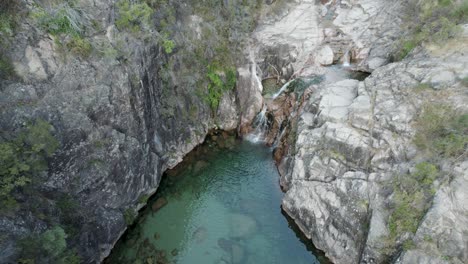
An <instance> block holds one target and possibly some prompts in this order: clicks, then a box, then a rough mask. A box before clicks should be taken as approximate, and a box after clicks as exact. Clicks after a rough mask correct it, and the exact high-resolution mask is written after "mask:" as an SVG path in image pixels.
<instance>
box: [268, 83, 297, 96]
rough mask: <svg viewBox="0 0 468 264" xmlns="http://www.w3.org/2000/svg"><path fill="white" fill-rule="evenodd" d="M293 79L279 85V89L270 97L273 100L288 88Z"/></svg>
mask: <svg viewBox="0 0 468 264" xmlns="http://www.w3.org/2000/svg"><path fill="white" fill-rule="evenodd" d="M293 81H294V79H293V80H290V81H289V82H287V83H285V84H284V85H283V86H282V87H281V89H279V91H278V92H276V93H275V94H274V95H273V97H272V99H273V100H275V99H276V97H278V96H280V95H281V94H282V93H283V92H284V91H285V90H286V89H288V86H289V85H290V84H291V83H292V82H293Z"/></svg>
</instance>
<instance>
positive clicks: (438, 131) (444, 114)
mask: <svg viewBox="0 0 468 264" xmlns="http://www.w3.org/2000/svg"><path fill="white" fill-rule="evenodd" d="M416 128H417V131H416V135H415V138H414V143H415V144H416V146H417V147H418V148H419V149H421V150H424V151H426V152H428V154H429V155H430V156H435V157H443V158H448V157H456V156H459V155H461V154H463V153H464V152H465V151H466V147H467V145H468V114H462V113H459V112H457V111H456V110H454V109H453V108H452V107H450V106H448V105H425V106H424V107H423V109H422V113H421V115H420V116H419V118H418V119H417V120H416Z"/></svg>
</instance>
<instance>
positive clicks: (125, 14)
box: [115, 0, 153, 33]
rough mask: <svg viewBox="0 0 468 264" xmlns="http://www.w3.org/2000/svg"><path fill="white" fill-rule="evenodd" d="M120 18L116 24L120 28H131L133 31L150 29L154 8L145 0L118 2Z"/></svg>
mask: <svg viewBox="0 0 468 264" xmlns="http://www.w3.org/2000/svg"><path fill="white" fill-rule="evenodd" d="M117 7H118V9H119V18H118V19H117V20H116V21H115V25H116V26H117V28H118V29H119V30H129V31H131V32H133V33H138V32H140V31H144V30H148V29H149V28H150V19H151V15H152V14H153V9H152V8H151V7H149V6H148V4H147V3H145V2H142V3H140V2H137V3H130V1H128V0H120V1H119V2H117Z"/></svg>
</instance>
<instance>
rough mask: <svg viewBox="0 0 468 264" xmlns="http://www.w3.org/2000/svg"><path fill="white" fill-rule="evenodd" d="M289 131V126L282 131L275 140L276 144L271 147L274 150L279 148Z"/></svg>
mask: <svg viewBox="0 0 468 264" xmlns="http://www.w3.org/2000/svg"><path fill="white" fill-rule="evenodd" d="M287 130H288V129H287V126H285V127H283V128H282V129H281V131H280V133H279V134H278V135H277V136H276V138H275V142H273V145H272V146H271V148H272V149H275V148H276V147H278V145H279V144H280V143H281V139H282V138H283V136H284V134H286V131H287Z"/></svg>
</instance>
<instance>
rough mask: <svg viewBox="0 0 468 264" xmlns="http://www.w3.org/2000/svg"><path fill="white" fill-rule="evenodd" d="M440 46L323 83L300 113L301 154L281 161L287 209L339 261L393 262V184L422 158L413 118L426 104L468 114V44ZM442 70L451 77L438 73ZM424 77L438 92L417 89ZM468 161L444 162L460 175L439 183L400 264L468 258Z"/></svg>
mask: <svg viewBox="0 0 468 264" xmlns="http://www.w3.org/2000/svg"><path fill="white" fill-rule="evenodd" d="M464 39H466V37H465V38H464ZM461 40H463V39H461ZM461 40H457V41H461ZM452 44H453V43H452ZM441 49H445V52H443V53H440V52H439V51H436V50H432V51H431V49H430V48H429V49H428V50H427V51H426V52H425V53H421V54H418V55H416V56H414V57H412V58H410V59H407V60H404V61H402V62H398V63H392V64H388V65H386V66H382V67H379V68H378V69H376V70H375V71H373V73H372V74H371V75H370V76H369V77H368V78H367V79H365V80H364V81H356V80H344V81H339V82H336V83H329V84H323V85H321V86H320V87H319V88H318V89H317V91H316V92H315V93H314V94H312V95H311V96H310V99H309V101H308V103H307V105H306V106H304V108H303V109H304V111H303V112H302V113H301V114H300V115H299V121H298V125H297V140H296V144H295V152H294V154H293V155H291V156H290V157H286V158H285V159H284V160H283V162H286V163H289V167H288V166H286V167H288V168H289V169H286V170H284V171H283V176H282V179H281V183H282V186H283V187H284V189H285V190H287V191H286V195H285V197H284V200H283V208H284V209H285V211H286V212H287V213H288V214H289V215H291V216H292V217H293V218H294V219H295V221H296V223H298V225H299V226H300V228H301V229H302V230H303V232H304V233H305V234H306V235H307V236H308V237H309V238H310V239H312V241H313V242H314V244H315V245H316V246H317V247H318V248H319V249H321V250H323V251H324V252H325V253H326V255H327V256H328V257H329V258H330V260H331V261H332V262H334V263H381V262H384V261H386V258H385V257H384V250H385V247H386V246H385V241H384V238H385V236H387V235H388V234H389V229H388V222H387V221H388V217H389V214H390V212H391V211H390V208H389V207H388V202H389V201H390V200H391V199H392V197H391V195H392V190H391V188H390V189H389V184H388V183H389V182H391V181H392V178H393V177H395V175H401V174H404V173H405V172H407V171H408V170H411V169H412V168H413V166H414V165H415V164H416V163H418V162H420V161H421V156H420V155H419V154H418V152H417V150H416V147H415V146H414V143H413V136H414V134H415V132H416V128H415V127H414V121H415V119H416V118H417V117H418V116H419V113H420V110H421V108H422V106H423V105H424V104H427V103H445V104H449V105H451V106H452V107H454V108H456V109H460V110H461V111H466V110H467V106H466V103H464V102H466V101H467V100H468V97H467V94H466V92H465V89H466V88H465V87H464V85H463V84H462V83H461V82H460V80H461V79H462V78H465V77H466V76H467V75H468V72H467V70H466V66H467V62H466V61H467V59H468V57H467V55H466V54H467V53H466V51H467V50H466V47H465V48H460V47H459V46H457V47H456V48H454V47H451V46H445V47H443V48H441ZM444 72H450V76H452V78H445V77H444V78H439V77H440V75H441V73H444ZM420 83H423V84H424V83H426V84H428V85H429V86H430V87H433V88H429V89H430V90H429V91H425V92H421V91H418V89H417V88H416V87H418V85H420ZM438 87H443V88H438ZM465 159H466V157H465ZM465 166H466V160H465V161H462V162H460V161H458V162H455V164H451V163H450V162H448V161H447V165H446V167H445V168H443V172H442V173H447V174H448V173H450V172H452V171H453V180H452V181H449V183H445V184H443V185H442V186H441V187H440V188H439V189H438V191H437V193H436V195H435V198H434V201H433V205H432V207H431V208H430V209H429V211H428V212H427V214H426V215H425V217H424V219H423V221H422V222H421V223H420V225H419V227H418V230H417V232H416V235H415V236H414V241H415V246H414V249H410V250H408V251H404V252H403V254H402V255H401V256H400V259H399V260H398V262H401V263H439V262H440V263H445V262H444V261H448V260H450V262H451V263H464V262H466V261H467V258H466V252H467V242H466V234H467V232H468V230H467V225H466V212H467V211H466V208H465V207H466V206H465V205H464V204H466V196H467V194H466V189H465V188H464V186H465V185H466V170H465V169H463V168H464V167H465ZM280 168H284V166H283V167H282V166H280ZM390 186H391V185H390ZM428 237H430V238H431V239H428Z"/></svg>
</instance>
